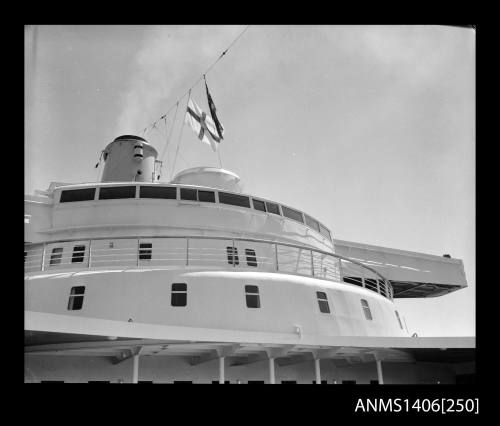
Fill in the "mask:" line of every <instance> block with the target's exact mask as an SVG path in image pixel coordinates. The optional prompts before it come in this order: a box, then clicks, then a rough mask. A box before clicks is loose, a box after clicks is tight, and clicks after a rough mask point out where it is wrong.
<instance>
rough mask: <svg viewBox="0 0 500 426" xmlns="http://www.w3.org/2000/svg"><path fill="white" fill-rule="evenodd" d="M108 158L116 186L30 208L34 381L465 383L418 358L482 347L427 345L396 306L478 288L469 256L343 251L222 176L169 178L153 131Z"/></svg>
mask: <svg viewBox="0 0 500 426" xmlns="http://www.w3.org/2000/svg"><path fill="white" fill-rule="evenodd" d="M103 159H104V162H105V167H104V170H103V173H102V179H101V182H90V183H81V184H67V183H57V182H54V183H52V184H51V185H50V187H49V189H48V190H47V191H38V192H37V194H36V195H30V196H27V197H26V201H25V254H24V255H25V283H26V284H25V329H26V381H43V380H61V378H62V380H65V381H84V382H86V381H109V382H113V381H125V382H127V381H132V382H138V381H144V380H146V381H153V382H179V381H192V382H195V383H197V382H200V383H206V382H212V381H216V382H221V383H224V382H226V381H227V379H229V381H230V382H232V383H235V382H238V381H240V382H243V383H247V382H252V381H265V382H269V383H275V382H278V381H281V382H287V381H292V382H293V381H295V382H299V383H311V382H316V383H320V382H322V381H324V380H325V379H326V380H327V382H328V383H333V382H338V383H340V382H341V381H343V380H344V378H345V380H344V381H349V380H351V379H352V378H353V377H363V379H359V378H358V379H357V380H358V381H363V380H368V379H366V378H367V377H371V379H370V380H377V381H378V382H379V383H383V382H384V371H385V374H386V377H387V376H388V377H390V380H389V382H391V381H392V382H398V380H403V381H405V380H406V379H401V377H407V376H408V374H407V376H404V375H403V376H402V375H401V374H400V373H399V370H398V369H403V370H404V368H408V369H409V370H411V371H413V372H412V373H411V374H410V377H411V378H410V379H408V380H406V381H409V382H412V381H413V382H418V381H419V380H420V381H422V380H427V381H430V382H432V381H434V380H435V376H436V375H438V376H439V377H441V379H440V380H441V381H443V382H453V380H455V377H456V375H457V374H458V373H457V371H456V368H455V369H453V368H451V367H450V365H449V364H450V362H452V361H450V360H449V359H448V360H444V361H443V360H441V361H440V362H441V363H437V364H435V365H434V366H433V368H431V369H427V370H425V372H424V373H422V371H420V370H422V368H421V365H420V364H418V363H417V364H415V363H416V362H417V361H419V359H420V357H421V356H422V353H424V352H425V351H430V353H432V354H436V353H441V352H442V351H440V349H443V348H445V349H447V351H448V352H447V353H448V354H455V355H454V356H455V358H454V359H455V360H457V359H459V360H458V361H457V362H455V364H457V363H459V364H460V365H462V364H463V363H464V362H465V361H467V362H469V361H470V357H471V355H470V349H471V348H472V347H473V345H474V343H473V339H472V340H464V339H453V338H448V339H444V340H441V341H439V342H438V341H434V340H433V339H429V338H428V339H425V338H415V337H411V335H412V333H411V332H410V330H409V329H408V327H407V324H406V320H405V318H404V314H403V313H402V312H399V311H398V309H397V308H396V306H395V304H394V299H395V298H398V297H435V296H440V295H443V294H446V293H448V292H450V291H454V290H458V289H460V288H463V287H466V285H467V283H466V279H465V273H464V270H463V264H462V262H461V261H460V260H457V259H451V258H447V257H440V256H431V255H425V254H419V253H410V252H404V251H401V250H395V249H387V248H382V247H376V246H368V245H364V244H359V243H351V242H347V241H340V240H335V239H334V236H333V235H332V232H331V230H330V229H329V228H328V227H327V226H326V224H324V223H322V222H321V221H319V220H317V219H315V218H314V217H313V216H311V215H309V214H308V213H307V212H304V211H303V210H302V209H301V208H300V206H288V205H284V204H282V203H280V202H279V201H277V200H268V199H265V198H263V197H260V196H258V195H257V194H256V195H252V194H246V193H244V192H243V188H242V185H241V182H240V179H239V177H238V176H237V175H236V174H235V173H233V172H231V171H228V170H225V169H222V168H214V167H197V168H193V169H188V170H184V171H182V172H180V173H178V174H177V175H176V176H175V177H174V178H173V179H172V181H170V182H168V183H164V182H161V181H160V179H161V167H160V163H159V162H158V160H157V152H156V149H155V148H154V147H153V146H151V145H150V144H149V143H148V142H147V141H146V140H145V139H144V138H141V137H138V136H133V135H124V136H120V137H118V138H116V139H115V140H114V141H112V142H111V143H110V144H109V145H108V146H107V147H106V148H105V149H104V151H103ZM422 351H424V352H422ZM464 351H465V352H464ZM425 353H427V352H425ZM460 357H462V358H463V357H465V358H463V359H462V358H460ZM445 358H446V357H445ZM382 362H384V365H390V366H392V367H384V370H383V369H382ZM452 363H453V362H452ZM401 365H402V366H403V367H401ZM415 365H419V366H418V367H417V366H415ZM353 366H354V367H353ZM353 368H354V370H356V371H355V372H353V371H351V370H353ZM461 368H465V367H463V366H462V367H461ZM419 369H420V370H419ZM409 370H408V371H409ZM346 371H347V373H346ZM349 371H350V372H349ZM419 371H420V372H419ZM346 374H347V375H346ZM349 374H350V376H349ZM277 377H278V379H277ZM280 379H281V380H280ZM354 380H356V379H354ZM386 382H387V380H386Z"/></svg>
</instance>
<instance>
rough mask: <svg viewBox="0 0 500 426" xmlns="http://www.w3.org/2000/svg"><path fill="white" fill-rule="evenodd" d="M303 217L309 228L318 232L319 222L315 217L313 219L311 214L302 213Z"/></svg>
mask: <svg viewBox="0 0 500 426" xmlns="http://www.w3.org/2000/svg"><path fill="white" fill-rule="evenodd" d="M304 218H305V219H306V225H307V226H309V228H312V229H314V230H315V231H316V232H319V222H318V221H317V220H315V219H313V218H312V217H311V216H308V215H306V214H305V213H304Z"/></svg>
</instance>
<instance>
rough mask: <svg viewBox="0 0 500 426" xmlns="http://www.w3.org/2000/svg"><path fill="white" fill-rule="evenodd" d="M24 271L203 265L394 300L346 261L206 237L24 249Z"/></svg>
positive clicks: (385, 286) (369, 271)
mask: <svg viewBox="0 0 500 426" xmlns="http://www.w3.org/2000/svg"><path fill="white" fill-rule="evenodd" d="M24 256H25V257H24V265H25V272H26V273H31V272H38V271H46V270H54V271H56V270H64V269H73V270H74V269H86V268H100V267H108V268H109V267H125V268H130V267H132V268H133V267H140V268H144V267H161V266H204V267H208V268H212V269H213V268H217V269H220V268H221V267H222V268H224V269H234V268H239V269H243V270H258V271H266V272H279V273H286V274H294V275H300V276H306V277H314V278H318V279H324V280H328V281H335V282H344V283H347V284H352V285H357V286H360V287H364V288H366V289H368V290H371V291H374V292H376V293H379V294H381V295H382V296H384V297H387V298H388V299H390V300H393V290H392V286H391V284H390V283H389V281H388V280H387V279H385V278H384V277H383V276H382V275H381V274H380V273H379V272H378V271H376V270H375V269H373V268H371V267H369V266H367V265H364V264H362V263H361V262H358V261H355V260H353V259H349V258H347V257H344V256H340V255H337V254H333V253H329V252H326V251H323V250H319V249H314V248H311V247H306V246H300V245H296V244H289V243H281V242H274V241H269V240H261V239H251V238H225V237H207V236H172V237H170V236H169V237H116V238H109V237H108V238H94V239H91V240H60V241H51V242H50V243H46V244H28V245H25V253H24Z"/></svg>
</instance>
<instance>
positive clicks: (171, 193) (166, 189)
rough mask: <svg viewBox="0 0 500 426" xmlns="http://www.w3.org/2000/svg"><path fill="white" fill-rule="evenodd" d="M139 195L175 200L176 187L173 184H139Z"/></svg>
mask: <svg viewBox="0 0 500 426" xmlns="http://www.w3.org/2000/svg"><path fill="white" fill-rule="evenodd" d="M139 197H140V198H162V199H167V200H175V199H176V198H177V188H176V187H173V186H141V187H139Z"/></svg>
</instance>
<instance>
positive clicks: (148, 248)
mask: <svg viewBox="0 0 500 426" xmlns="http://www.w3.org/2000/svg"><path fill="white" fill-rule="evenodd" d="M152 254H153V243H140V244H139V260H151V255H152Z"/></svg>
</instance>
